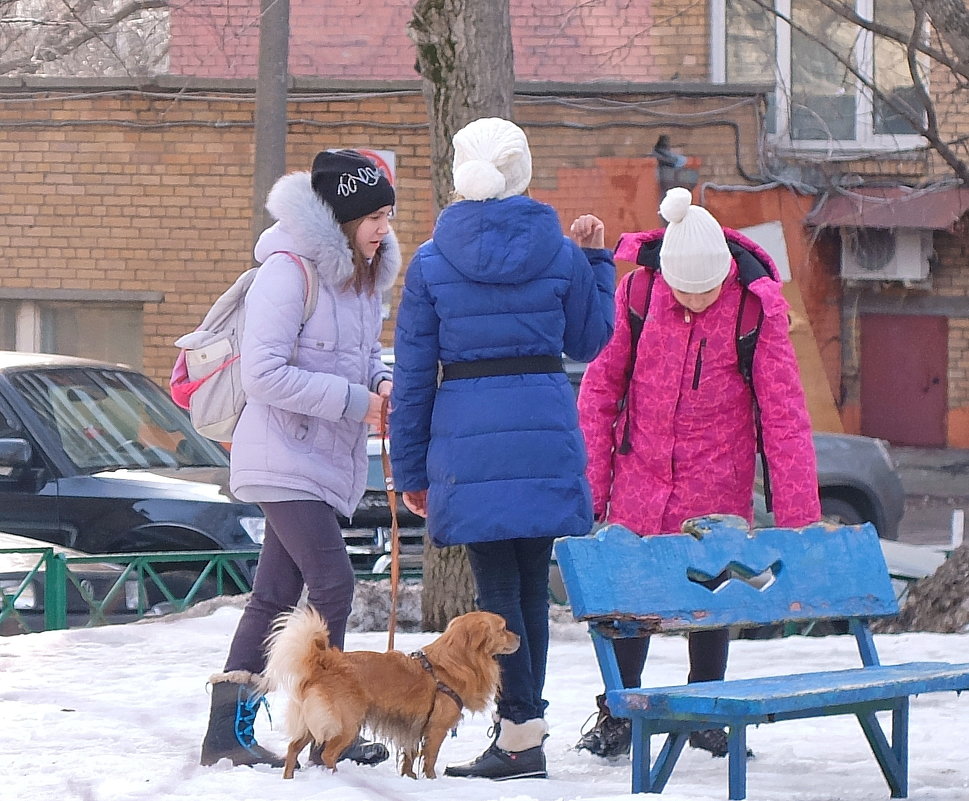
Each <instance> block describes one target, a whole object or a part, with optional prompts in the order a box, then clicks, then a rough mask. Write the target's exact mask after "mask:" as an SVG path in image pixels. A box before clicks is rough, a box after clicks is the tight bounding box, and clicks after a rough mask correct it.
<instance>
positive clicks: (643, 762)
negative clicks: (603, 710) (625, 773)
mask: <svg viewBox="0 0 969 801" xmlns="http://www.w3.org/2000/svg"><path fill="white" fill-rule="evenodd" d="M650 736H651V732H649V731H647V730H646V727H645V725H643V719H642V718H641V717H638V716H634V717H633V718H632V742H631V748H630V751H629V756H630V759H631V760H632V763H633V787H632V790H633V792H634V793H650V792H653V784H652V782H651V781H650V776H649V761H650V759H649V741H650Z"/></svg>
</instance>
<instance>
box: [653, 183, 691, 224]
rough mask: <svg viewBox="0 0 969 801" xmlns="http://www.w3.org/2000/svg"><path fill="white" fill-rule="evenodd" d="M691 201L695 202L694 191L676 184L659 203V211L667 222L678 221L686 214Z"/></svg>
mask: <svg viewBox="0 0 969 801" xmlns="http://www.w3.org/2000/svg"><path fill="white" fill-rule="evenodd" d="M691 203H693V193H692V192H690V190H689V189H684V188H683V187H682V186H674V187H673V188H672V189H670V190H669V191H668V192H667V193H666V197H664V198H663V202H662V203H660V204H659V213H660V214H661V215H662V216H663V219H664V220H666V221H667V222H671V223H678V222H680V221H681V220H682V219H683V218H684V217H685V216H686V212H687V211H688V210H689V208H690V204H691Z"/></svg>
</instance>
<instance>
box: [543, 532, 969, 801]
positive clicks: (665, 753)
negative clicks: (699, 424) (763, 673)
mask: <svg viewBox="0 0 969 801" xmlns="http://www.w3.org/2000/svg"><path fill="white" fill-rule="evenodd" d="M684 531H686V532H687V533H684V534H670V535H662V536H654V537H638V536H636V535H635V534H633V533H632V532H630V531H628V530H627V529H624V528H622V527H621V526H607V527H606V528H604V529H602V530H600V531H599V532H597V533H596V534H594V535H590V536H588V537H581V538H575V537H572V538H563V539H560V540H558V541H556V543H555V557H556V560H557V562H558V564H559V567H560V569H561V572H562V579H563V582H564V584H565V588H566V590H567V592H568V596H569V602H570V603H571V605H572V614H573V616H574V617H575V619H576V620H583V621H586V622H587V623H588V624H589V631H590V634H591V635H592V639H593V643H594V645H595V649H596V656H597V658H598V660H599V668H600V671H601V673H602V677H603V680H604V682H605V685H606V695H607V698H608V703H609V708H610V709H611V710H613V712H614V713H615V714H617V715H620V716H623V717H628V718H630V719H631V720H632V724H633V726H632V731H633V744H632V765H633V770H632V789H633V792H636V793H639V792H653V793H659V792H661V791H662V790H663V788H664V787H665V786H666V782H667V781H668V779H669V777H670V774H671V773H672V771H673V767H674V765H675V764H676V760H677V759H678V758H679V755H680V753H681V752H682V750H683V746H684V744H685V743H686V740H687V737H688V736H689V733H690V732H691V731H695V730H698V729H707V728H714V727H726V729H727V733H728V737H727V739H728V744H729V755H728V772H729V780H728V790H729V798H731V799H742V798H745V797H746V792H747V760H746V727H747V726H749V725H751V724H760V723H774V722H776V721H778V720H793V719H798V718H807V717H822V716H826V715H849V714H850V715H855V716H856V717H857V718H858V721H859V723H860V725H861V728H862V731H863V732H864V734H865V737H866V739H867V740H868V743H869V745H870V746H871V749H872V753H873V754H874V755H875V759H876V760H877V761H878V765H879V767H880V768H881V770H882V773H883V774H884V776H885V780H886V782H887V783H888V786H889V789H890V791H891V794H892V797H893V798H904V797H905V796H906V795H908V707H909V697H910V696H912V695H918V694H920V693H926V692H939V691H943V690H955V691H957V692H958V691H962V690H966V689H969V664H949V663H943V662H913V663H908V664H902V665H881V664H880V663H879V659H878V652H877V650H876V648H875V642H874V639H873V638H872V636H871V632H870V631H869V629H868V621H869V620H870V619H872V618H878V617H887V616H891V615H894V614H897V612H898V605H897V603H896V600H895V593H894V591H893V589H892V585H891V579H890V577H889V574H888V570H887V568H886V566H885V560H884V557H883V555H882V550H881V548H880V546H879V543H878V535H877V533H876V531H875V529H874V527H873V526H871V525H870V524H865V525H862V526H831V525H826V524H818V525H813V526H808V527H806V528H803V529H781V528H773V529H758V530H754V531H749V530H748V529H747V524H746V521H744V520H742V519H741V518H737V517H727V516H717V515H714V516H710V517H704V518H698V519H696V520H693V521H689V522H688V524H687V525H685V526H684ZM717 577H720V578H719V579H717ZM711 579H713V580H714V582H713V583H714V584H715V585H716V586H715V587H711V586H705V585H704V584H701V583H699V582H701V581H706V582H707V583H708V584H709V583H710V580H711ZM844 618H847V619H848V621H849V625H850V630H851V632H852V634H854V635H855V638H856V641H857V644H858V652H859V655H860V657H861V662H862V667H859V668H851V669H845V670H830V671H822V672H816V673H802V674H792V675H786V676H770V677H764V678H756V679H733V680H729V681H716V682H703V683H697V684H686V685H682V686H675V687H645V688H633V689H623V688H622V686H621V682H620V680H619V668H618V664H617V662H616V656H615V651H614V649H613V643H614V641H615V640H616V639H619V638H622V637H630V636H635V635H636V634H637V633H656V632H690V631H696V630H700V629H709V628H720V627H724V626H756V625H774V624H785V623H803V622H807V621H817V620H829V619H844ZM880 711H891V713H892V727H891V739H889V738H888V736H886V734H885V732H884V730H883V729H882V726H881V723H880V722H879V721H878V719H877V718H876V717H875V713H876V712H880ZM653 734H667V735H668V736H667V738H666V741H665V744H664V745H663V747H662V749H661V750H660V753H659V754H658V755H657V757H656V759H655V761H651V756H650V738H651V736H652V735H653Z"/></svg>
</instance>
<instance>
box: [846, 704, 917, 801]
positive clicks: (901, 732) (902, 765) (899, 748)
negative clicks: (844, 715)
mask: <svg viewBox="0 0 969 801" xmlns="http://www.w3.org/2000/svg"><path fill="white" fill-rule="evenodd" d="M908 708H909V701H908V697H905V698H900V699H898V701H897V702H896V704H895V706H894V707H893V708H892V742H891V745H889V742H888V738H887V737H886V736H885V732H884V731H883V730H882V727H881V724H880V723H879V722H878V718H876V717H875V713H874V712H860V713H858V714H857V718H858V722H859V723H860V724H861V728H862V731H864V733H865V737H866V738H867V740H868V744H869V745H870V746H871V750H872V753H874V755H875V759H876V760H878V766H879V767H880V768H881V771H882V775H883V776H884V777H885V781H886V782H888V789H889V790H890V791H891V794H892V798H907V797H908Z"/></svg>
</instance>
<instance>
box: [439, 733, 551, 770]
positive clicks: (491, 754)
mask: <svg viewBox="0 0 969 801" xmlns="http://www.w3.org/2000/svg"><path fill="white" fill-rule="evenodd" d="M494 731H495V740H494V742H493V743H492V744H491V745H490V746H488V748H487V749H485V752H484V753H483V754H482V755H481V756H479V757H478V758H477V759H473V760H471V761H470V762H468V763H465V764H464V765H449V766H448V767H446V768H445V769H444V775H445V776H457V777H461V778H467V779H492V780H493V781H496V782H500V781H507V780H508V779H547V778H548V772H547V771H546V769H545V751H544V750H543V745H542V743H543V742H544V741H545V738H546V737H548V726H547V725H546V723H545V721H544V720H542V719H541V718H534V719H532V720H527V721H525V722H524V723H512V722H511V721H508V720H500V721H498V722H497V723H496V724H495V728H494Z"/></svg>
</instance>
